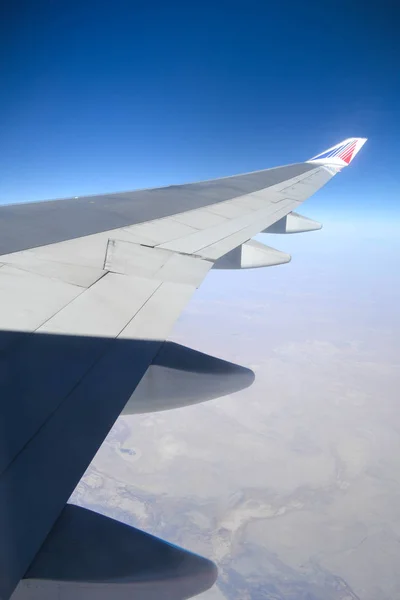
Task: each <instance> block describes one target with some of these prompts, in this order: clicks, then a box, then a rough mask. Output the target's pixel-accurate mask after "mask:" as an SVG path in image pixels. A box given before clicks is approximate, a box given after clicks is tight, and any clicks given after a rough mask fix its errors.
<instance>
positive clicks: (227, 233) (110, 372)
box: [0, 138, 366, 600]
mask: <svg viewBox="0 0 400 600" xmlns="http://www.w3.org/2000/svg"><path fill="white" fill-rule="evenodd" d="M365 141H366V140H365V139H361V138H351V139H349V140H345V141H344V142H342V143H341V144H338V145H337V146H334V147H332V148H330V149H329V150H327V151H325V152H323V153H321V154H319V155H317V156H316V157H314V158H313V159H311V160H309V161H307V162H305V163H299V164H293V165H289V166H284V167H278V168H274V169H269V170H264V171H258V172H254V173H249V174H245V175H239V176H235V177H227V178H224V179H218V180H214V181H205V182H201V183H193V184H187V185H180V186H169V187H165V188H159V189H149V190H141V191H135V192H125V193H119V194H105V195H101V196H89V197H81V198H71V199H62V200H55V201H46V202H41V203H31V204H19V205H9V206H3V207H1V208H0V393H1V409H0V410H1V421H0V424H1V438H0V600H7V599H8V598H10V596H11V594H13V592H14V590H15V588H16V586H17V585H18V584H19V585H18V587H17V589H16V591H15V592H14V595H13V597H15V598H36V597H37V598H39V597H40V598H43V597H49V593H50V592H49V590H51V589H53V588H52V587H51V586H56V589H57V590H58V591H57V594H59V593H60V594H61V592H60V590H62V595H60V596H57V597H62V598H67V597H71V598H89V597H90V598H91V597H96V598H106V597H112V598H125V597H134V598H147V599H149V598H156V597H162V598H171V599H172V598H187V597H190V596H192V595H193V594H196V593H199V592H200V591H202V590H203V589H206V588H207V587H209V586H210V585H212V583H213V581H214V580H215V577H216V570H215V567H214V565H213V564H212V563H211V562H210V561H207V560H206V559H202V558H201V557H197V556H194V555H192V554H190V553H187V552H185V551H184V550H181V549H178V548H174V547H171V546H170V545H169V544H165V543H163V542H162V541H160V540H156V539H155V538H151V536H146V534H144V533H142V532H138V531H137V530H134V529H133V528H127V526H125V525H121V524H119V523H117V522H114V521H112V520H110V519H106V518H105V517H101V516H100V515H97V514H96V513H91V512H90V511H85V510H84V509H79V508H78V507H73V506H70V505H67V507H66V503H67V501H68V498H69V497H70V495H71V493H72V492H73V490H74V488H75V486H76V485H77V483H78V482H79V480H80V478H81V477H82V475H83V473H84V471H85V469H86V468H87V466H88V465H89V463H90V461H91V460H92V458H93V456H94V455H95V453H96V451H97V450H98V448H99V447H100V445H101V443H102V442H103V440H104V438H105V437H106V435H107V433H108V432H109V430H110V429H111V427H112V425H113V423H114V422H115V420H116V419H117V417H118V416H119V415H120V414H121V413H122V412H123V411H125V412H129V413H133V412H148V411H152V410H163V409H166V408H171V407H172V406H177V405H183V404H188V403H192V402H196V401H199V400H201V399H202V394H203V397H213V396H215V395H222V394H223V393H226V391H232V389H239V388H240V387H244V386H246V385H248V384H249V383H250V382H251V381H252V374H251V373H250V374H249V372H248V370H246V369H243V368H240V367H237V368H235V366H234V365H230V364H228V363H224V362H223V361H217V362H212V360H211V359H209V358H207V357H204V355H200V354H199V353H193V351H189V350H188V351H187V352H186V351H185V349H182V348H180V349H179V348H177V347H176V346H175V345H168V344H166V343H165V340H166V339H167V336H168V334H169V332H170V331H171V328H172V326H173V324H174V322H175V320H176V319H177V317H178V316H179V314H180V313H181V311H182V310H183V309H184V307H185V306H186V304H187V303H188V302H189V300H190V297H191V295H192V294H193V292H194V291H195V289H196V288H198V287H199V286H200V284H201V282H202V281H203V279H204V277H205V276H206V275H207V273H208V271H209V270H210V269H211V268H213V267H214V268H237V269H239V268H254V267H262V266H269V265H274V264H280V263H284V262H288V260H289V259H290V257H289V256H288V255H287V254H284V253H282V252H279V251H277V250H274V249H272V248H268V247H267V246H264V245H263V244H261V243H260V242H256V241H254V240H252V237H253V236H255V235H256V234H258V233H260V232H262V231H268V232H278V233H293V232H297V231H310V230H312V229H318V228H319V227H320V225H319V224H317V223H315V222H314V221H310V220H309V219H306V218H305V217H301V216H300V215H297V213H296V212H295V211H296V210H297V208H298V207H299V205H300V204H301V203H302V202H303V201H304V200H306V199H307V198H308V197H309V196H311V195H312V194H313V193H314V192H316V191H317V190H318V189H319V188H321V187H322V186H323V185H324V184H325V183H327V182H328V181H329V180H330V179H331V178H332V177H333V175H334V174H336V173H337V172H338V171H340V170H341V169H342V168H343V167H344V166H346V165H347V164H349V162H350V161H351V160H352V158H353V157H354V156H355V154H356V153H357V152H358V151H359V150H360V148H361V147H362V145H363V144H364V143H365ZM210 361H211V362H210ZM202 375H203V377H202ZM231 376H232V378H231V379H230V377H231ZM191 377H192V378H191ZM228 380H229V381H234V383H233V384H231V383H229V381H228ZM171 381H172V382H174V381H175V386H174V384H173V383H172V384H171ZM210 381H213V382H214V383H209V382H210ZM176 382H178V384H176ZM224 382H225V383H226V382H228V383H226V385H225V383H224ZM214 384H215V385H214ZM213 385H214V388H213V387H212V386H213ZM224 385H225V387H224ZM210 386H211V387H210ZM211 388H212V389H211ZM196 389H198V390H199V392H198V393H196ZM21 580H23V581H22V582H21V583H19V582H20V581H21ZM111 588H112V591H110V590H111ZM46 590H47V591H46ZM45 593H46V594H47V595H45ZM54 593H55V592H54ZM68 593H69V594H70V595H68ZM133 593H134V594H136V595H134V596H132V594H133ZM35 594H36V595H35ZM91 594H92V595H91ZM107 594H108V596H107ZM152 594H153V595H152ZM50 597H54V596H50Z"/></svg>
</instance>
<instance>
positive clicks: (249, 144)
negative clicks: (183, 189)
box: [0, 0, 400, 218]
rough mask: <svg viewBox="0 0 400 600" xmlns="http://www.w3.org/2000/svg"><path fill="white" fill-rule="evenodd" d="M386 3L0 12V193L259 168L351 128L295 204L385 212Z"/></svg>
mask: <svg viewBox="0 0 400 600" xmlns="http://www.w3.org/2000/svg"><path fill="white" fill-rule="evenodd" d="M395 4H396V3H395V2H390V1H388V0H384V1H383V2H380V3H365V2H359V1H355V2H341V1H338V2H335V4H334V6H333V5H332V6H331V5H326V3H321V2H313V1H311V2H307V3H300V2H297V0H296V1H283V2H273V3H267V2H261V1H260V2H252V1H249V2H208V0H206V1H204V2H201V3H196V2H195V3H188V2H186V3H184V2H179V3H177V2H168V3H166V2H132V1H129V2H123V1H121V0H114V1H113V2H112V3H110V2H91V1H89V2H82V3H78V2H74V1H71V2H68V3H58V2H54V1H50V0H43V1H41V2H39V3H37V4H36V3H35V4H32V3H28V2H26V3H24V2H23V3H17V4H16V5H15V7H14V6H10V7H8V9H7V11H4V9H3V13H4V15H3V18H2V19H1V25H0V48H1V55H2V90H3V93H2V94H1V96H0V165H1V168H0V202H1V203H7V202H17V201H28V200H39V199H42V198H52V197H53V198H54V197H63V196H64V197H65V196H69V195H82V194H85V193H96V192H106V191H118V190H126V189H134V188H136V187H144V186H146V187H147V186H157V185H163V184H168V183H178V182H185V181H190V180H197V179H204V178H211V177H218V176H223V175H228V174H234V173H237V172H244V171H250V170H255V169H261V168H267V167H270V166H274V165H279V164H286V163H291V162H297V161H301V160H305V159H307V158H309V157H310V156H313V155H315V154H316V153H317V152H320V151H322V150H323V149H325V148H326V147H328V146H331V145H332V144H334V143H336V142H338V141H340V140H342V139H343V138H346V137H350V136H353V135H354V136H366V137H368V138H369V143H368V144H367V145H366V146H365V147H364V149H363V150H362V152H361V153H360V154H359V156H358V157H357V159H356V161H354V163H353V165H352V166H351V168H350V169H348V171H347V172H346V173H344V174H342V175H341V176H340V177H338V178H336V179H335V181H334V182H332V183H331V184H330V186H328V187H327V188H326V190H324V191H323V192H321V193H320V194H319V195H318V197H317V198H316V199H315V200H314V199H313V200H311V201H310V205H308V204H307V209H306V211H305V212H307V214H308V213H309V212H310V210H311V211H314V207H315V209H316V212H317V213H318V214H316V213H315V212H314V213H313V214H314V216H316V217H318V216H319V215H321V214H322V213H323V212H324V209H325V208H326V210H327V211H328V212H329V213H332V212H334V211H335V210H339V209H340V210H343V208H345V209H346V210H348V211H349V212H348V214H352V215H355V214H356V212H357V210H358V207H359V206H361V205H362V206H363V207H367V212H368V213H369V214H370V213H373V214H376V213H378V214H381V215H385V218H386V217H387V216H388V214H390V211H391V209H392V208H394V206H395V205H396V206H397V202H398V192H399V188H400V185H399V179H400V176H399V174H398V172H397V171H398V155H399V154H400V144H399V134H400V119H399V109H398V98H399V96H400V79H399V78H398V69H397V66H396V62H397V59H396V56H398V55H399V54H400V43H399V41H398V40H397V37H398V36H397V25H396V23H399V18H400V14H399V12H400V9H398V8H396V6H395ZM308 206H309V207H310V208H308Z"/></svg>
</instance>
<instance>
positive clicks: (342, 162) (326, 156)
mask: <svg viewBox="0 0 400 600" xmlns="http://www.w3.org/2000/svg"><path fill="white" fill-rule="evenodd" d="M366 141H367V138H348V139H347V140H344V141H343V142H340V143H339V144H336V146H332V148H328V150H324V152H321V154H317V156H314V157H313V158H310V160H308V161H307V162H313V163H314V162H315V163H320V164H325V165H337V166H340V167H347V166H348V165H349V164H350V163H351V161H352V160H353V158H354V157H355V155H356V154H357V153H358V152H359V151H360V150H361V148H362V147H363V146H364V144H365V142H366Z"/></svg>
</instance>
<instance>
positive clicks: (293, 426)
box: [74, 155, 400, 600]
mask: <svg viewBox="0 0 400 600" xmlns="http://www.w3.org/2000/svg"><path fill="white" fill-rule="evenodd" d="M359 160H362V157H361V155H360V157H359ZM343 177H345V175H343ZM335 183H336V182H332V183H331V186H332V188H333V186H334V185H335ZM319 200H320V202H321V203H323V202H324V192H321V193H320V194H319ZM313 203H314V202H313ZM310 204H311V202H310ZM304 212H305V213H306V214H309V211H304ZM342 218H343V220H342V221H337V222H327V223H326V227H325V229H323V230H322V231H321V232H315V233H310V234H300V235H298V236H286V237H283V236H269V237H268V242H269V243H270V244H272V243H274V244H275V245H276V246H278V247H279V248H281V249H284V250H289V251H291V252H292V253H293V260H292V262H291V263H289V265H285V266H283V267H272V268H269V269H261V270H255V271H247V272H242V273H240V272H239V273H229V272H221V271H219V272H212V273H211V275H210V276H209V277H208V278H207V280H206V282H205V283H204V284H203V286H202V288H201V289H200V290H199V291H198V293H197V295H196V296H195V298H194V300H193V301H192V302H191V304H190V306H189V308H188V309H187V311H186V312H185V313H184V314H183V316H182V317H181V319H180V321H179V323H178V324H177V326H176V327H175V330H174V333H173V336H172V339H174V340H175V341H178V342H180V343H183V344H187V345H189V346H191V347H193V348H197V349H199V350H202V351H205V352H209V353H210V354H215V355H217V356H219V357H221V358H225V359H228V360H231V361H234V362H239V363H241V364H244V365H246V366H249V367H251V368H252V369H253V370H254V371H255V373H256V381H255V383H254V384H253V386H252V387H250V388H249V389H247V390H244V391H243V392H239V393H237V394H235V395H232V396H228V397H225V398H221V399H219V400H215V401H211V402H209V403H207V404H203V405H197V406H193V407H189V408H184V409H178V410H173V411H168V412H165V413H158V414H153V415H143V416H140V417H138V416H135V417H133V416H132V417H125V418H121V419H119V420H118V422H117V424H116V426H115V427H114V429H113V431H112V432H111V434H110V436H109V438H108V440H107V441H106V443H105V444H104V446H103V447H102V449H101V450H100V452H99V453H98V455H97V457H96V458H95V460H94V462H93V465H92V467H91V468H90V469H89V471H88V473H87V475H86V476H85V478H84V480H83V481H82V482H81V483H80V485H79V487H78V489H77V491H76V493H75V495H74V499H75V501H77V502H79V503H80V504H83V505H85V506H88V507H90V508H94V509H96V510H99V511H102V512H105V513H106V514H108V515H110V516H113V517H116V518H118V519H121V520H123V521H126V522H128V523H131V524H134V525H136V526H139V527H141V528H144V529H145V530H146V531H150V532H152V533H155V534H157V535H160V536H164V537H165V538H166V539H168V540H170V541H172V542H175V543H177V544H179V545H183V546H184V547H186V548H189V549H191V550H193V551H196V552H199V553H201V554H204V555H206V556H209V557H211V558H213V559H214V560H215V561H216V562H217V564H218V565H219V568H220V577H219V580H218V584H217V588H214V589H213V590H211V591H209V592H207V593H205V594H204V596H203V597H204V600H216V599H219V600H222V599H223V598H226V599H227V600H228V599H229V600H236V599H238V600H239V599H240V600H243V599H246V598H249V599H251V600H253V599H254V600H258V599H263V598H266V599H270V598H273V599H274V600H275V599H285V600H286V599H287V598H289V599H291V600H292V599H293V600H297V599H301V598H310V599H311V598H312V599H313V600H326V599H328V600H330V599H335V600H339V599H340V600H350V599H360V600H376V598H379V599H380V600H386V599H387V600H389V599H392V598H395V597H397V596H399V594H400V577H399V571H398V544H399V541H400V508H399V507H400V502H399V500H400V481H399V477H398V473H399V470H400V419H399V409H398V389H399V386H400V369H399V362H400V361H399V356H400V342H399V332H400V309H399V306H400V285H399V284H400V281H399V276H398V271H397V266H396V263H397V257H398V255H399V242H398V239H397V235H396V233H395V232H393V230H391V228H390V227H389V226H387V227H386V226H385V225H379V224H378V225H377V226H376V227H374V226H373V225H371V223H369V222H365V221H361V222H360V223H358V224H354V223H351V222H348V220H347V218H346V215H345V214H343V215H342ZM374 229H375V231H374Z"/></svg>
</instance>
